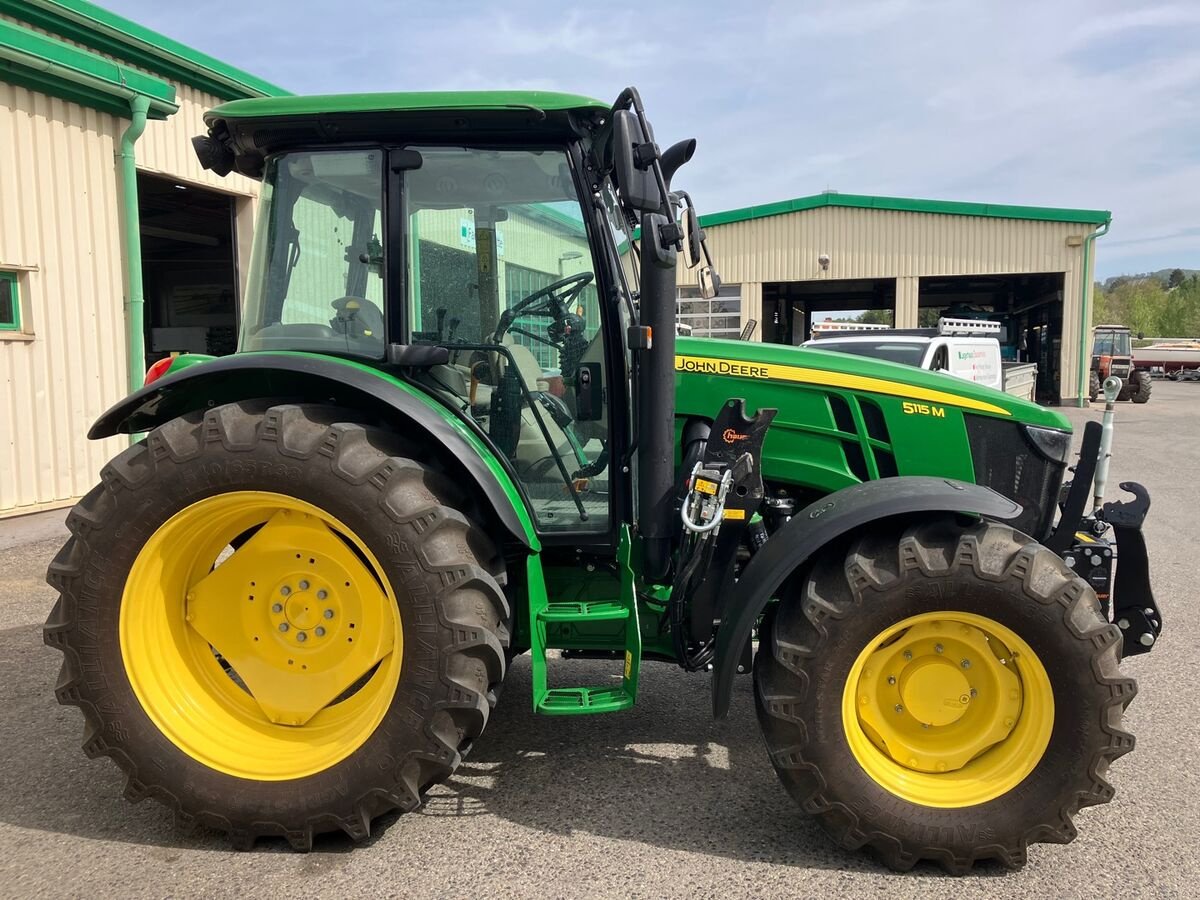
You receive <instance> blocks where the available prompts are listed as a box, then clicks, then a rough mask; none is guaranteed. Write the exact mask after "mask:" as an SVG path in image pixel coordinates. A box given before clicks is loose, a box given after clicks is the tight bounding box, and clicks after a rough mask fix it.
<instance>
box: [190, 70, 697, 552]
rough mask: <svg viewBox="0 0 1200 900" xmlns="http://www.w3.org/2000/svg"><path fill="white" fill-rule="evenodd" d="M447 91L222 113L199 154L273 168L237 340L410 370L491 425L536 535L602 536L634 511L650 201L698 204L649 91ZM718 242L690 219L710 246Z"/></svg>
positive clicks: (670, 212) (473, 420)
mask: <svg viewBox="0 0 1200 900" xmlns="http://www.w3.org/2000/svg"><path fill="white" fill-rule="evenodd" d="M338 102H342V101H341V100H339V101H338ZM429 102H431V101H430V100H429V99H427V98H426V97H425V95H407V96H406V95H380V96H376V97H374V98H373V99H364V100H363V101H362V109H361V110H358V111H356V112H357V114H355V113H351V112H349V111H346V110H345V109H344V106H343V107H341V108H340V109H339V111H337V112H334V111H333V107H332V101H331V106H330V111H329V112H328V113H327V114H325V115H318V116H317V117H316V119H315V120H314V118H313V117H312V115H311V114H310V113H311V110H312V106H313V103H312V101H311V100H310V99H307V98H306V99H304V100H300V99H295V100H293V99H290V98H281V99H278V100H268V101H263V100H249V101H237V102H234V103H229V104H225V105H224V106H222V107H219V108H218V109H216V110H214V111H213V112H212V113H210V114H209V116H208V119H207V121H208V123H209V126H210V135H209V136H206V137H204V138H200V139H198V141H197V144H198V148H199V149H200V150H201V154H202V158H204V159H206V160H207V161H208V163H209V164H210V165H212V166H213V167H214V168H216V169H217V170H218V171H219V170H221V169H224V168H227V167H237V168H239V169H240V170H242V171H248V172H249V174H252V175H254V176H256V177H259V178H261V180H262V184H263V190H262V199H261V204H260V208H259V222H260V223H261V224H260V225H259V227H258V230H257V239H256V242H255V244H254V251H253V257H252V261H251V267H250V268H251V275H250V278H249V286H248V290H247V293H246V302H245V314H244V321H243V326H242V329H241V336H240V344H239V350H240V351H243V352H258V351H285V352H296V351H302V352H310V353H315V354H323V355H335V356H339V357H344V358H346V359H350V360H357V361H361V362H362V363H364V364H367V365H370V366H379V367H387V368H394V369H396V370H403V371H405V372H406V373H407V375H408V376H409V377H410V378H411V379H412V380H413V381H414V382H416V383H418V384H420V385H421V386H422V387H423V388H424V389H426V390H427V391H428V392H429V393H430V394H431V395H433V396H435V397H437V398H438V399H439V400H440V401H441V402H443V403H444V404H446V405H447V406H448V407H450V408H451V409H453V410H454V411H455V412H456V413H457V414H458V415H459V416H461V417H462V418H463V419H465V420H467V421H468V424H469V425H470V426H471V427H473V428H477V429H478V430H479V431H480V432H482V433H483V434H484V435H486V436H487V439H488V441H489V442H490V443H491V444H492V445H493V446H494V447H495V448H496V449H497V450H498V451H499V452H500V454H501V455H502V457H503V460H504V462H505V463H506V464H507V466H508V467H509V468H510V470H511V473H512V475H513V476H514V478H515V480H516V481H517V482H518V484H519V486H520V488H521V490H522V493H523V494H524V496H525V497H526V498H527V500H528V505H529V509H530V512H531V513H532V516H533V518H534V520H535V525H536V528H537V530H538V531H539V532H540V533H542V534H545V535H551V536H553V535H572V536H574V538H575V539H583V540H585V542H586V541H589V540H591V541H596V540H601V541H602V540H605V539H607V538H609V537H611V535H612V533H613V530H612V529H613V523H614V521H615V518H614V516H615V515H616V513H615V510H616V509H617V508H618V507H621V508H623V509H624V510H625V514H626V515H628V513H629V509H630V502H629V498H625V499H624V502H623V504H622V503H621V502H619V500H618V498H617V496H616V495H617V494H618V493H619V492H620V490H621V488H620V486H619V485H618V484H617V481H618V479H614V478H613V469H614V467H619V466H621V465H624V466H625V469H626V471H627V472H628V463H629V460H628V458H627V453H626V452H625V450H626V446H625V445H626V444H627V443H628V441H629V435H630V434H631V433H632V432H633V430H634V423H633V422H632V420H631V419H630V413H631V410H632V408H633V407H632V404H631V403H629V402H619V403H615V404H614V403H613V402H612V401H613V398H616V397H628V396H629V395H628V388H629V385H630V384H631V381H632V377H633V376H632V366H633V363H632V360H631V357H630V348H629V344H628V342H627V340H626V337H627V334H628V329H629V328H630V326H632V325H634V324H635V323H636V322H637V321H638V308H637V307H638V304H639V301H640V294H639V272H638V270H639V265H640V260H639V258H638V252H637V251H636V237H635V231H636V227H637V226H638V225H640V220H639V218H638V208H639V206H638V204H640V206H641V207H654V209H655V211H656V212H661V213H663V214H664V219H665V218H666V217H668V216H669V217H670V218H671V219H672V220H673V219H674V218H675V217H676V216H677V215H678V214H679V210H680V207H681V206H683V207H684V208H685V209H688V207H687V203H688V202H690V201H688V200H687V199H680V198H678V197H671V196H670V195H669V193H668V191H667V184H666V183H665V182H663V183H662V185H661V187H662V190H661V191H660V190H659V187H660V185H659V184H658V183H657V182H655V180H654V178H655V175H654V172H655V171H657V172H658V175H657V177H658V178H659V179H662V178H663V177H664V175H663V173H662V167H661V164H660V163H659V161H658V160H657V159H652V157H651V156H650V155H649V150H648V149H647V148H649V147H653V146H654V145H653V144H652V143H650V142H648V141H646V140H643V139H642V138H643V137H644V135H645V134H647V133H650V131H651V130H650V126H649V123H648V122H646V120H645V114H644V112H643V111H642V110H641V105H640V100H637V98H636V92H634V93H633V94H630V95H629V96H628V98H627V99H626V100H625V101H624V105H625V107H626V108H623V109H622V108H615V109H614V108H610V107H607V106H602V105H600V104H597V103H595V101H588V100H586V99H584V98H578V97H571V96H566V95H550V94H531V95H522V100H521V102H517V101H516V100H515V99H514V98H513V97H511V96H508V95H500V94H480V95H471V96H467V97H458V98H455V99H454V100H453V101H452V102H449V101H448V102H447V103H446V104H445V106H443V107H442V108H441V109H439V110H438V111H437V112H433V111H431V110H430V109H429V108H427V107H426V104H427V103H429ZM534 103H536V104H538V105H537V106H536V107H533V106H532V104H534ZM298 106H303V107H304V112H303V113H302V114H299V113H297V114H294V113H295V111H294V110H293V107H298ZM456 106H457V107H458V109H457V112H456V114H455V115H453V116H451V113H452V112H455V110H454V107H456ZM385 110H386V111H385ZM464 122H466V123H469V126H470V129H469V130H467V131H464ZM359 133H361V136H362V138H363V140H362V141H355V140H353V138H354V137H357V136H358V134H359ZM368 133H369V139H368ZM348 139H350V140H348ZM622 141H623V142H624V143H625V145H626V146H625V148H624V153H621V152H618V144H619V143H620V142H622ZM639 148H641V149H639ZM685 148H689V149H690V144H685ZM635 151H637V152H641V153H645V154H647V155H646V156H645V158H644V159H643V160H642V161H641V162H642V166H643V167H642V168H638V164H637V162H636V161H634V160H633V159H632V154H633V153H634V152H635ZM655 152H657V148H655ZM685 158H686V155H685V154H684V153H683V151H682V149H681V150H676V151H675V153H674V156H673V157H668V160H667V161H668V164H671V160H672V159H674V160H675V161H674V165H676V166H677V165H678V164H680V163H682V162H683V161H684V159H685ZM652 163H653V169H652V167H651V164H652ZM619 168H620V169H623V171H624V175H625V179H626V180H627V181H628V182H629V184H628V185H626V186H625V190H624V192H623V191H622V185H621V176H620V174H619V173H618V169H619ZM669 174H670V173H669V172H668V173H667V176H668V177H669ZM625 195H628V196H625ZM683 197H684V198H686V195H683ZM691 215H692V218H693V219H694V213H692V214H691ZM682 237H683V236H682V234H680V235H679V236H678V237H675V238H674V240H673V244H674V245H678V246H680V247H682V244H683V241H682ZM701 238H702V232H700V230H699V228H698V227H695V228H693V230H692V232H691V233H690V234H689V244H690V246H691V247H692V248H693V251H692V257H693V258H696V257H698V255H699V254H700V253H702V252H703V251H701V250H700V249H699V247H700V244H699V241H700V239H701ZM674 249H675V248H674V246H673V245H668V246H667V247H665V248H659V254H660V255H661V256H663V257H664V258H666V257H667V255H668V254H669V255H670V256H672V257H673V255H674ZM672 261H673V260H672ZM707 277H709V283H710V284H711V276H707ZM669 287H670V295H671V296H670V298H668V299H669V300H670V301H671V305H672V318H673V297H674V284H673V282H672V283H671V284H670V286H669ZM614 438H616V443H614Z"/></svg>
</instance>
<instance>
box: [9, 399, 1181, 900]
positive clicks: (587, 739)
mask: <svg viewBox="0 0 1200 900" xmlns="http://www.w3.org/2000/svg"><path fill="white" fill-rule="evenodd" d="M1069 414H1070V415H1071V417H1072V419H1073V420H1074V421H1075V422H1076V424H1077V426H1078V425H1079V424H1081V423H1082V422H1083V421H1085V420H1087V419H1089V418H1098V417H1099V411H1098V410H1086V411H1082V410H1081V411H1076V410H1071V411H1070V412H1069ZM1114 452H1115V458H1114V461H1113V468H1112V483H1113V490H1112V491H1110V495H1112V496H1115V494H1116V489H1115V485H1116V482H1117V481H1119V480H1121V479H1123V478H1134V479H1137V480H1139V481H1142V482H1143V483H1144V484H1145V485H1146V486H1147V487H1148V488H1149V489H1150V491H1151V494H1152V495H1153V498H1154V507H1153V509H1152V511H1151V515H1150V519H1149V522H1148V523H1147V529H1146V530H1147V532H1148V541H1149V546H1150V552H1151V560H1152V571H1153V573H1154V581H1155V590H1156V593H1157V596H1158V599H1159V602H1160V605H1161V606H1162V607H1163V609H1164V614H1165V621H1166V629H1167V630H1166V633H1165V635H1164V638H1163V640H1162V641H1161V643H1160V646H1159V647H1157V648H1156V649H1155V652H1154V653H1153V654H1151V655H1150V656H1148V657H1141V658H1138V659H1134V660H1132V661H1130V662H1129V663H1127V664H1126V666H1125V671H1127V672H1130V673H1132V674H1133V675H1135V676H1136V677H1137V678H1138V680H1139V682H1140V685H1141V694H1140V695H1139V696H1138V698H1137V699H1136V700H1135V701H1134V703H1133V705H1132V706H1131V707H1130V710H1129V713H1128V715H1127V717H1126V724H1127V726H1128V727H1130V728H1131V729H1132V731H1133V732H1134V733H1135V734H1136V735H1137V740H1138V745H1137V749H1136V750H1135V751H1134V753H1132V754H1131V755H1129V756H1126V757H1124V758H1123V759H1121V760H1120V761H1119V762H1118V763H1117V764H1116V765H1115V766H1114V768H1113V770H1112V772H1111V777H1112V780H1113V782H1114V784H1115V786H1116V788H1117V797H1116V799H1115V801H1114V802H1113V803H1111V804H1109V805H1107V806H1103V807H1097V808H1093V809H1088V810H1085V811H1084V812H1083V813H1081V815H1080V816H1079V818H1078V820H1077V824H1078V826H1079V830H1080V836H1079V838H1078V839H1077V840H1076V841H1075V842H1074V843H1073V844H1071V845H1069V846H1066V847H1060V846H1047V845H1042V846H1038V847H1035V848H1033V849H1032V850H1031V852H1030V861H1029V864H1028V866H1026V868H1025V869H1024V870H1022V871H1021V872H1018V873H1010V872H1007V871H1004V870H1001V869H999V868H994V867H987V868H983V869H978V870H976V871H975V872H974V873H973V874H972V875H970V876H967V877H964V878H957V879H955V878H949V877H946V876H943V875H942V874H941V873H940V871H938V870H935V869H934V868H931V867H922V868H919V869H918V870H916V871H915V872H913V873H911V874H909V875H905V876H897V875H893V874H890V873H888V872H887V871H886V870H884V869H882V868H881V867H880V866H879V865H878V864H876V863H875V862H874V861H872V860H871V859H869V858H866V857H864V856H861V855H856V854H846V853H842V852H840V851H838V850H836V849H834V848H833V847H831V846H830V845H829V844H828V842H827V841H826V840H825V839H824V837H823V836H822V833H821V832H820V831H819V830H818V828H817V827H816V826H815V825H814V824H813V823H812V822H811V821H810V820H808V819H807V818H806V817H805V816H804V815H803V814H801V813H800V811H799V810H798V809H797V808H796V807H795V806H794V805H793V804H792V802H791V800H789V799H788V797H787V796H786V795H785V794H784V792H783V790H782V788H781V787H780V786H779V785H778V784H777V782H776V779H775V776H774V774H773V773H772V772H771V769H770V766H769V764H768V762H767V758H766V753H765V751H764V749H763V746H762V741H761V739H760V737H759V734H758V726H757V724H756V722H755V720H754V713H753V708H752V707H753V702H752V698H751V694H750V684H749V681H748V680H747V679H742V680H740V681H739V683H738V687H737V695H736V697H735V703H734V711H733V713H732V714H731V716H730V718H729V719H728V720H727V721H724V722H717V723H714V722H713V721H711V719H710V717H709V713H708V710H709V698H708V679H707V677H699V676H688V675H685V674H683V673H682V672H680V671H679V670H677V669H674V668H672V667H669V666H666V665H660V664H653V663H651V664H647V666H646V667H645V669H644V671H643V677H642V694H641V697H640V698H639V701H638V705H637V708H636V709H634V710H633V711H631V712H628V713H624V714H619V715H615V716H611V717H592V718H583V719H548V718H542V717H537V716H534V715H533V714H532V713H531V712H530V710H529V708H528V697H529V663H528V658H525V659H523V660H518V661H517V663H516V664H515V667H514V671H513V673H512V675H511V676H510V679H509V682H508V684H507V686H506V693H505V697H504V701H503V702H502V704H501V706H500V708H499V710H498V713H497V715H496V717H495V718H494V719H493V723H492V725H491V727H489V729H488V731H487V733H486V734H485V735H484V737H483V738H482V739H481V740H480V741H479V743H478V744H477V746H476V748H475V750H474V752H473V753H472V755H471V756H470V758H469V759H468V760H467V761H466V763H465V764H464V765H463V766H462V768H461V769H460V770H459V771H458V773H457V774H456V775H455V776H454V778H452V779H451V780H450V781H449V782H448V783H447V784H445V785H443V786H441V787H438V788H436V789H435V790H434V791H433V792H432V794H431V796H430V799H429V803H428V804H427V805H426V806H425V808H424V809H422V810H421V811H420V812H418V813H414V814H411V815H408V816H403V817H399V818H395V817H392V818H388V819H385V820H383V822H382V823H378V824H377V827H376V836H375V837H374V838H373V839H372V840H371V841H370V842H369V843H368V844H367V845H365V846H361V847H358V848H354V849H352V848H351V846H350V844H349V843H348V842H347V841H345V840H342V839H340V838H337V837H330V838H325V839H322V840H321V841H319V842H318V844H317V848H316V850H314V852H312V853H310V854H307V855H299V854H295V853H292V852H290V851H289V850H287V849H286V847H285V846H284V845H282V844H281V843H277V842H260V844H259V848H258V849H257V850H256V851H255V852H252V853H235V852H231V851H229V850H227V849H226V848H225V846H224V844H223V841H222V840H221V839H220V838H219V837H217V836H215V835H212V834H198V835H193V836H182V835H180V834H178V833H177V832H176V831H175V830H174V829H173V828H172V825H171V822H170V818H169V816H168V815H167V814H166V812H164V810H162V809H161V808H159V807H158V806H156V805H155V804H153V803H152V802H146V803H143V804H141V805H139V806H136V807H135V806H130V805H128V804H127V803H126V802H125V801H124V800H123V799H122V798H121V782H122V779H121V777H120V776H119V774H118V772H117V770H116V768H115V767H114V766H113V765H112V763H111V762H109V761H108V760H96V761H90V760H88V759H86V758H85V757H84V756H83V754H82V753H81V752H80V750H79V743H80V737H81V733H82V725H81V719H80V715H79V713H78V712H77V711H76V710H74V709H64V708H61V707H59V706H58V705H57V704H56V703H55V702H54V697H53V694H52V687H53V684H54V680H55V676H56V673H57V671H58V665H59V655H58V654H57V653H55V652H52V651H50V650H49V649H47V648H46V647H44V646H43V645H42V642H41V634H40V628H41V623H42V621H43V620H44V619H45V616H46V614H47V612H48V611H49V609H50V607H51V605H52V603H53V600H54V597H53V594H52V592H51V591H50V589H49V588H48V587H47V586H46V585H45V584H44V583H43V581H42V577H43V573H44V571H45V568H46V564H47V563H48V562H49V560H50V558H51V557H52V556H53V554H54V552H55V551H56V550H57V548H58V546H59V545H60V543H61V542H62V533H63V532H62V527H61V520H62V517H63V514H62V513H58V514H46V515H42V516H38V517H32V518H27V519H23V520H19V521H9V522H0V739H2V741H3V747H4V751H3V752H4V757H5V758H6V760H7V762H6V763H5V764H4V765H3V766H2V767H0V895H3V896H13V897H28V896H33V895H46V896H80V897H82V896H88V897H97V896H100V897H104V896H114V895H118V894H120V895H122V896H124V897H143V896H144V897H167V896H200V895H203V896H232V895H237V896H240V897H251V896H277V895H287V896H288V897H291V898H296V897H301V896H308V895H324V896H346V897H349V896H367V895H370V896H393V895H396V896H466V895H469V894H480V893H483V894H487V895H490V896H498V897H500V896H530V895H538V896H551V897H559V896H563V897H566V896H583V895H587V896H656V897H657V896H688V897H713V896H717V895H722V896H776V895H792V896H817V895H821V896H826V897H829V896H867V895H882V894H883V893H884V892H888V893H889V894H893V895H894V894H896V893H897V892H898V893H899V894H900V895H901V896H915V895H918V894H919V895H921V896H923V897H955V898H958V897H967V896H988V897H991V898H998V897H1009V896H1011V897H1025V896H1031V895H1033V896H1047V897H1085V896H1086V897H1093V896H1097V895H1115V894H1118V893H1119V894H1121V895H1124V896H1153V897H1195V896H1197V895H1198V894H1200V887H1198V885H1200V855H1198V854H1196V852H1195V850H1194V849H1193V850H1190V851H1189V850H1187V849H1186V848H1187V847H1192V848H1195V847H1196V846H1198V845H1200V815H1198V812H1200V802H1197V801H1196V800H1194V799H1192V800H1189V799H1187V798H1189V797H1191V796H1192V791H1193V790H1195V789H1196V787H1195V785H1196V784H1197V780H1198V779H1200V751H1198V750H1197V747H1198V746H1200V726H1198V725H1197V722H1198V721H1200V690H1198V688H1200V685H1198V684H1197V677H1196V674H1195V673H1196V669H1194V668H1192V666H1193V665H1194V662H1193V663H1190V664H1189V663H1187V662H1185V659H1184V657H1185V655H1187V654H1188V653H1189V651H1187V649H1186V648H1188V647H1196V646H1198V645H1200V628H1198V626H1197V622H1196V619H1195V617H1194V616H1190V615H1187V614H1185V612H1184V610H1185V609H1187V608H1189V607H1188V603H1189V601H1190V600H1191V597H1190V590H1191V589H1190V588H1188V587H1187V585H1188V584H1189V583H1190V581H1191V579H1192V578H1194V577H1195V562H1196V560H1197V558H1198V556H1200V539H1198V538H1197V532H1195V531H1193V530H1192V529H1193V528H1196V527H1197V525H1198V524H1200V522H1198V517H1197V512H1196V511H1197V509H1198V508H1200V487H1198V486H1197V482H1196V478H1197V476H1198V475H1200V385H1196V384H1174V383H1156V384H1155V386H1154V399H1153V400H1152V401H1151V403H1150V404H1149V405H1147V406H1132V405H1130V404H1121V405H1120V407H1119V413H1118V431H1117V437H1116V442H1115V451H1114ZM1192 658H1193V660H1194V657H1192ZM572 665H577V666H578V667H579V669H580V670H581V672H580V675H581V677H582V678H583V681H584V682H585V683H586V682H587V681H588V680H593V681H599V680H601V679H602V678H603V677H604V674H603V673H604V671H605V670H606V666H605V665H604V664H601V663H573V664H572ZM585 670H592V671H585ZM1172 684H1173V685H1174V686H1175V687H1174V689H1173V690H1172V689H1171V687H1170V686H1171V685H1172Z"/></svg>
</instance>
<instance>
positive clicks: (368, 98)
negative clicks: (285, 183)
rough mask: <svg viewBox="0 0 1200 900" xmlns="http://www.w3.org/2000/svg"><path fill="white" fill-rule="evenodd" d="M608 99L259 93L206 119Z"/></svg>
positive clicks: (591, 105)
mask: <svg viewBox="0 0 1200 900" xmlns="http://www.w3.org/2000/svg"><path fill="white" fill-rule="evenodd" d="M608 108H609V104H608V103H604V102H602V101H600V100H596V99H594V98H592V97H584V96H583V95H581V94H563V93H558V92H556V91H406V92H399V93H373V94H314V95H311V96H303V97H255V98H251V99H247V100H233V101H230V102H229V103H222V104H221V105H220V106H217V107H215V108H213V109H212V110H210V111H209V112H208V113H207V114H206V115H205V121H214V120H216V119H234V118H255V119H265V118H271V119H274V118H278V117H287V116H320V115H338V114H353V113H394V112H434V111H439V110H446V111H451V110H453V111H464V112H465V111H470V110H478V111H483V110H488V111H495V110H506V109H508V110H514V111H517V110H519V111H524V112H529V111H535V112H543V113H550V112H568V111H573V110H580V111H583V110H605V111H606V110H608Z"/></svg>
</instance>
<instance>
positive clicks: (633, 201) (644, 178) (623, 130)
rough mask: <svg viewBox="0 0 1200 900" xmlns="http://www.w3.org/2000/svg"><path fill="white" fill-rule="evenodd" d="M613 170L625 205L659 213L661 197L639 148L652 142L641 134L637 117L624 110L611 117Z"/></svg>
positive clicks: (652, 137)
mask: <svg viewBox="0 0 1200 900" xmlns="http://www.w3.org/2000/svg"><path fill="white" fill-rule="evenodd" d="M612 140H613V167H614V169H616V176H617V187H619V188H620V189H621V199H622V200H623V201H625V203H626V205H628V206H630V207H632V208H633V209H637V210H641V211H642V212H659V211H660V210H661V209H662V207H663V197H662V193H661V192H660V191H659V189H658V182H657V181H656V180H655V177H654V170H653V168H651V162H650V161H649V160H645V161H643V159H641V158H640V157H641V156H642V155H643V154H642V153H639V148H641V147H642V146H643V145H646V144H651V143H653V141H654V135H653V134H646V132H645V131H643V130H642V123H641V122H639V121H638V117H637V114H636V113H634V112H633V111H631V110H628V109H621V110H617V111H616V112H615V113H613V138H612Z"/></svg>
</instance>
